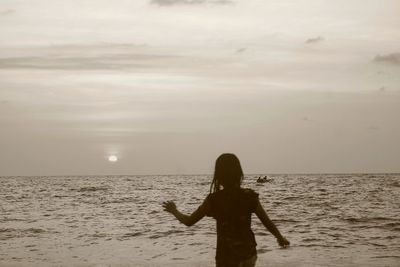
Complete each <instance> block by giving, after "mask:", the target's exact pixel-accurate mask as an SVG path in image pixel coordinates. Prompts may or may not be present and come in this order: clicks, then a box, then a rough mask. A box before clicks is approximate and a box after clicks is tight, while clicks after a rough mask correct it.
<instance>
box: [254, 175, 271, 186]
mask: <svg viewBox="0 0 400 267" xmlns="http://www.w3.org/2000/svg"><path fill="white" fill-rule="evenodd" d="M271 181H272V179H271V178H268V177H267V176H264V177H263V178H261V176H260V177H258V178H257V183H261V184H263V183H267V182H271Z"/></svg>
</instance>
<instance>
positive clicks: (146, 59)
mask: <svg viewBox="0 0 400 267" xmlns="http://www.w3.org/2000/svg"><path fill="white" fill-rule="evenodd" d="M47 51H48V52H49V53H50V52H51V54H50V55H49V54H46V53H43V51H36V50H33V51H32V52H31V54H30V55H25V56H12V57H1V56H0V70H1V69H51V70H55V69H58V70H125V69H143V68H145V69H149V68H153V67H157V66H165V65H168V64H171V62H175V61H176V60H177V59H178V58H179V57H177V56H174V55H169V54H162V53H152V52H150V51H147V50H146V47H144V46H135V45H88V46H84V45H82V46H79V45H75V46H67V45H66V46H53V47H47ZM88 51H91V53H90V54H89V53H88ZM96 52H97V53H96Z"/></svg>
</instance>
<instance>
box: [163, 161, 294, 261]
mask: <svg viewBox="0 0 400 267" xmlns="http://www.w3.org/2000/svg"><path fill="white" fill-rule="evenodd" d="M242 180H243V171H242V167H241V165H240V162H239V159H238V158H237V157H236V156H235V155H234V154H222V155H221V156H219V157H218V159H217V161H216V163H215V172H214V178H213V180H212V183H211V187H210V194H209V195H208V196H207V197H206V199H205V200H204V202H203V203H202V204H201V205H200V206H199V207H198V209H197V210H196V211H195V212H193V213H192V214H191V215H190V216H189V215H185V214H182V213H181V212H179V211H178V209H177V208H176V205H175V203H174V202H172V201H167V202H164V203H163V207H164V210H165V211H167V212H169V213H172V214H173V215H174V216H175V217H176V219H178V220H179V221H180V222H181V223H183V224H185V225H187V226H191V225H193V224H195V223H197V222H198V221H199V220H201V219H202V218H203V217H204V216H211V217H213V218H214V219H216V221H217V254H216V257H215V260H216V266H217V267H253V266H255V264H256V260H257V250H256V245H257V244H256V240H255V237H254V234H253V232H252V230H251V215H252V213H253V212H254V213H255V214H256V215H257V217H258V218H259V219H260V220H261V222H262V223H263V224H264V226H265V227H266V228H267V229H268V231H270V232H271V233H272V234H273V235H274V236H275V237H276V239H277V242H278V244H279V245H280V246H281V247H286V246H288V245H289V241H287V240H286V239H285V238H284V237H283V236H282V235H281V233H280V232H279V230H278V229H277V228H276V226H275V225H274V223H273V222H272V221H271V220H270V219H269V217H268V215H267V213H266V212H265V210H264V209H263V207H262V206H261V203H260V201H259V199H258V194H257V193H256V192H254V191H253V190H251V189H245V188H241V187H240V185H241V182H242ZM221 187H222V188H221Z"/></svg>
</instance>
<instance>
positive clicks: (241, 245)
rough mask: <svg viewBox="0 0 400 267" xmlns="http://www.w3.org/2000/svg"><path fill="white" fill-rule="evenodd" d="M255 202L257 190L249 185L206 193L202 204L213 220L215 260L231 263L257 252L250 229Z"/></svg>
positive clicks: (247, 257)
mask: <svg viewBox="0 0 400 267" xmlns="http://www.w3.org/2000/svg"><path fill="white" fill-rule="evenodd" d="M257 204H258V194H257V193H256V192H254V191H253V190H251V189H244V188H234V189H224V190H220V191H217V192H215V193H212V194H209V195H208V197H207V198H206V200H205V202H204V208H205V209H206V215H207V216H211V217H213V218H215V219H216V221H217V255H216V257H215V258H216V261H217V263H218V262H220V263H224V264H228V265H229V266H230V265H231V264H232V265H235V263H238V262H240V261H243V260H245V259H249V258H251V257H253V256H254V255H256V254H257V251H256V246H257V243H256V240H255V238H254V234H253V231H252V230H251V214H252V213H253V212H255V210H256V207H257Z"/></svg>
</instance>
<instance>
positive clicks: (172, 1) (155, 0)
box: [151, 0, 233, 6]
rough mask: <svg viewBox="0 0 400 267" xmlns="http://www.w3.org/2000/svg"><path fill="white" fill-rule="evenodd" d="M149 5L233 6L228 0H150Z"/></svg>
mask: <svg viewBox="0 0 400 267" xmlns="http://www.w3.org/2000/svg"><path fill="white" fill-rule="evenodd" d="M151 3H152V4H156V5H159V6H173V5H199V4H216V5H227V4H233V2H232V1H230V0H151Z"/></svg>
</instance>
